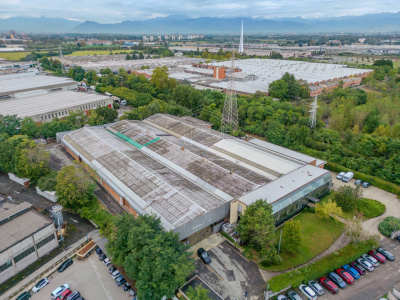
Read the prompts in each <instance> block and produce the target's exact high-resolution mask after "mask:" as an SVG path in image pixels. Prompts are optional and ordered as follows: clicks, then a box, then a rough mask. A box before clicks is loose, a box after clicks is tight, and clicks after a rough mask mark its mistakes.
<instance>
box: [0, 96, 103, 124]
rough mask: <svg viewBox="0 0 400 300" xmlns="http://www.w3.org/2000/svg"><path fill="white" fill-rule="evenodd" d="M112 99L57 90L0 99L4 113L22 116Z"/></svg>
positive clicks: (1, 109)
mask: <svg viewBox="0 0 400 300" xmlns="http://www.w3.org/2000/svg"><path fill="white" fill-rule="evenodd" d="M102 100H110V97H107V96H103V95H99V94H88V93H84V92H72V91H65V92H57V93H50V94H45V95H41V96H35V97H28V98H22V99H9V100H0V112H1V114H2V115H17V116H18V117H20V118H24V117H30V116H36V115H40V114H45V113H47V112H53V111H55V110H62V109H65V110H68V109H69V108H72V107H74V106H79V105H86V104H90V103H93V102H96V101H102Z"/></svg>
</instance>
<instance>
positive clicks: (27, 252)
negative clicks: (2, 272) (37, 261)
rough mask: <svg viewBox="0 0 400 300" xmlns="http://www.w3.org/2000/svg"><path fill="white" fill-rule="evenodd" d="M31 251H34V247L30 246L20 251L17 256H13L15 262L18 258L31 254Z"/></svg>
mask: <svg viewBox="0 0 400 300" xmlns="http://www.w3.org/2000/svg"><path fill="white" fill-rule="evenodd" d="M33 252H35V247H33V246H32V247H30V248H28V249H26V250H25V251H23V252H21V253H20V254H18V255H17V256H14V261H15V263H17V262H19V261H20V260H22V259H24V258H25V257H27V256H28V255H29V254H31V253H33Z"/></svg>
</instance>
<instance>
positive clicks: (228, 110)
mask: <svg viewBox="0 0 400 300" xmlns="http://www.w3.org/2000/svg"><path fill="white" fill-rule="evenodd" d="M238 128H239V118H238V109H237V99H236V84H235V48H233V49H232V57H231V68H230V80H229V85H228V90H227V91H226V96H225V102H224V110H223V112H222V119H221V131H222V132H225V133H232V132H234V131H236V130H238Z"/></svg>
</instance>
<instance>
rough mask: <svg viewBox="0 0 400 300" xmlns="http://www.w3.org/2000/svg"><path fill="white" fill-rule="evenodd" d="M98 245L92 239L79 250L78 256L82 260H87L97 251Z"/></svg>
mask: <svg viewBox="0 0 400 300" xmlns="http://www.w3.org/2000/svg"><path fill="white" fill-rule="evenodd" d="M96 248H97V245H96V243H95V242H94V241H93V240H90V241H89V242H88V243H87V244H86V245H85V246H83V248H82V249H81V250H79V251H78V253H77V257H78V259H80V260H85V259H86V258H87V257H89V256H90V254H92V253H93V252H94V251H96Z"/></svg>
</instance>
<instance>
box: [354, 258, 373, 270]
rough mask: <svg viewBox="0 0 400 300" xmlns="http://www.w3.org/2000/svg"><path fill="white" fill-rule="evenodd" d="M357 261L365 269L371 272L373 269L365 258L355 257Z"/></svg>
mask: <svg viewBox="0 0 400 300" xmlns="http://www.w3.org/2000/svg"><path fill="white" fill-rule="evenodd" d="M357 262H358V263H359V264H360V265H362V266H363V267H364V268H365V269H367V270H368V271H370V272H372V271H373V270H374V266H373V265H372V264H371V263H370V262H369V261H368V260H366V259H364V258H362V257H360V258H357Z"/></svg>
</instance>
